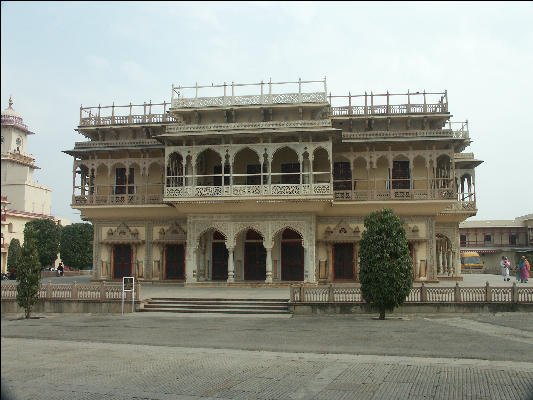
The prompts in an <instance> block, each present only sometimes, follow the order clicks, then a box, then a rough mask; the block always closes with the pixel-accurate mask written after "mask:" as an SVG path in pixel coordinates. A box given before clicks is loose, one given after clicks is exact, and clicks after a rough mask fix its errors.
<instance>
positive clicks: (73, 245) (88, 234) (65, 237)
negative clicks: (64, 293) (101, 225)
mask: <svg viewBox="0 0 533 400" xmlns="http://www.w3.org/2000/svg"><path fill="white" fill-rule="evenodd" d="M92 240H93V226H92V224H83V223H80V224H72V225H67V226H65V227H64V228H63V229H62V230H61V244H60V246H59V253H60V254H61V261H63V263H65V265H68V266H69V267H73V268H80V269H83V268H84V267H88V266H91V265H93V246H92V243H91V241H92Z"/></svg>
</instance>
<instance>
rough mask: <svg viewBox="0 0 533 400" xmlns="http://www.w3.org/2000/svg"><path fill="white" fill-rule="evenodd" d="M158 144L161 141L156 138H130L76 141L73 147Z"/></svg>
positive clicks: (90, 147)
mask: <svg viewBox="0 0 533 400" xmlns="http://www.w3.org/2000/svg"><path fill="white" fill-rule="evenodd" d="M154 145H156V146H159V147H162V145H161V143H160V142H159V141H158V140H156V139H132V140H105V141H92V142H76V143H74V148H75V149H98V148H101V147H105V148H107V147H125V146H127V147H131V146H154Z"/></svg>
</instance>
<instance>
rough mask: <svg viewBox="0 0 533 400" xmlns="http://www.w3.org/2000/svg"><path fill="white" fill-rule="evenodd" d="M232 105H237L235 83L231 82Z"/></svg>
mask: <svg viewBox="0 0 533 400" xmlns="http://www.w3.org/2000/svg"><path fill="white" fill-rule="evenodd" d="M231 104H232V105H233V104H235V82H233V81H231Z"/></svg>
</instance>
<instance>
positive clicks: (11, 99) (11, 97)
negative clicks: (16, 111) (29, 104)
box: [9, 96, 13, 108]
mask: <svg viewBox="0 0 533 400" xmlns="http://www.w3.org/2000/svg"><path fill="white" fill-rule="evenodd" d="M12 105H13V96H9V108H12V107H11V106H12Z"/></svg>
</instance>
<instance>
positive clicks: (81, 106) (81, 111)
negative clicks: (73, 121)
mask: <svg viewBox="0 0 533 400" xmlns="http://www.w3.org/2000/svg"><path fill="white" fill-rule="evenodd" d="M82 117H83V104H80V125H81V119H82ZM89 122H90V121H89Z"/></svg>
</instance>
